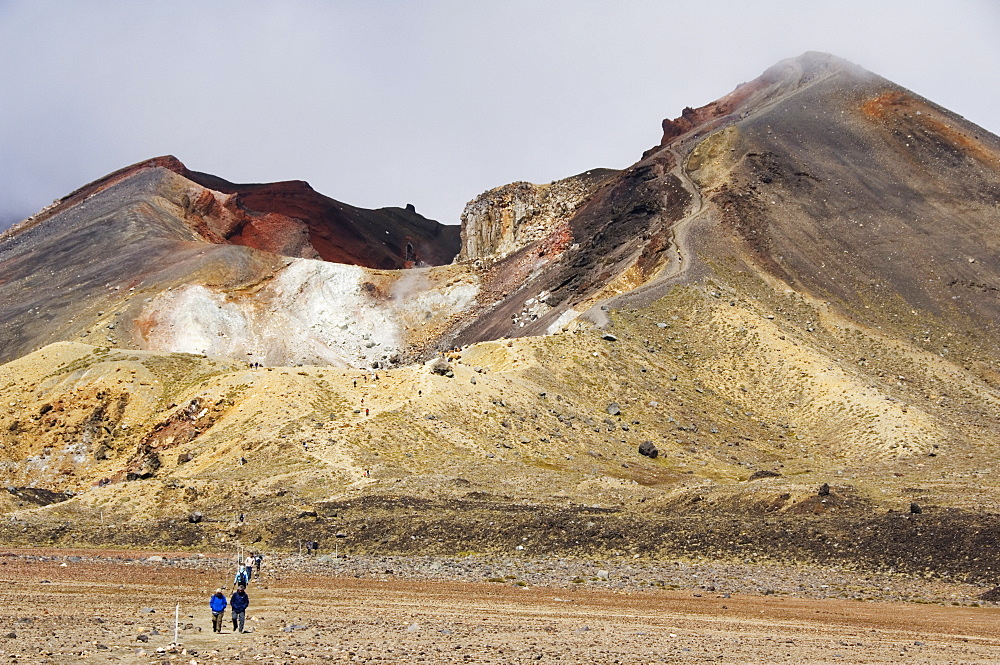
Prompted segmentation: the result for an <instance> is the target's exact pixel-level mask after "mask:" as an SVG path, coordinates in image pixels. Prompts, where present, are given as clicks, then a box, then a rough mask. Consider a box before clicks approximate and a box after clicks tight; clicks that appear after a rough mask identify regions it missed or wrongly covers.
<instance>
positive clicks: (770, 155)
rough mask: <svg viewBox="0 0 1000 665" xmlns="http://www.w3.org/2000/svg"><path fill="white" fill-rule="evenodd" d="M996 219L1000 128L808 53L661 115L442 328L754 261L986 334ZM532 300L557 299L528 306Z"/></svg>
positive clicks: (831, 292)
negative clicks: (996, 131)
mask: <svg viewBox="0 0 1000 665" xmlns="http://www.w3.org/2000/svg"><path fill="white" fill-rule="evenodd" d="M678 158H679V159H678ZM678 161H680V163H679V164H678ZM692 197H695V198H692ZM998 225H1000V139H997V137H995V136H993V135H991V134H989V133H988V132H985V131H984V130H982V129H981V128H979V127H977V126H975V125H972V124H971V123H969V122H967V121H965V120H964V119H963V118H961V117H958V116H956V115H955V114H952V113H950V112H948V111H947V110H945V109H942V108H940V107H937V106H935V105H933V104H931V103H929V102H928V101H926V100H924V99H922V98H920V97H918V96H916V95H914V94H913V93H911V92H909V91H907V90H905V89H903V88H900V87H899V86H897V85H895V84H893V83H891V82H889V81H886V80H885V79H883V78H880V77H878V76H875V75H873V74H871V73H869V72H867V71H865V70H863V69H861V68H859V67H856V66H854V65H852V64H850V63H848V62H846V61H843V60H840V59H839V58H835V57H833V56H829V55H825V54H818V53H809V54H806V55H804V56H802V57H800V58H797V59H794V60H788V61H785V62H782V63H780V64H779V65H777V66H775V67H773V68H772V69H770V70H768V71H767V72H766V73H765V74H764V75H763V76H761V77H760V78H758V79H756V80H754V81H752V82H750V83H746V84H744V85H742V86H740V87H739V88H737V89H736V90H735V91H734V92H733V93H731V94H730V95H727V96H726V97H723V98H722V99H720V100H719V101H717V102H713V103H711V104H709V105H707V106H705V107H702V108H699V109H685V111H684V113H683V114H682V116H681V117H680V118H678V119H676V120H665V121H664V136H663V140H662V142H661V144H660V146H657V147H656V148H654V149H652V150H650V151H649V152H648V153H647V155H646V156H645V158H644V159H643V160H642V161H640V162H638V163H637V164H636V165H634V166H633V167H631V168H630V169H627V170H625V171H623V172H622V173H621V174H620V175H616V176H614V177H612V178H610V179H609V180H608V181H607V182H605V183H604V185H603V186H602V187H601V188H600V189H599V190H598V191H597V192H596V193H595V194H594V195H593V196H592V198H591V199H590V201H589V202H588V203H587V204H586V205H584V206H583V207H582V208H581V209H580V210H579V211H578V212H577V213H576V214H575V215H574V216H573V217H572V219H570V220H569V222H568V224H566V225H565V226H564V227H563V228H560V229H558V230H557V231H556V232H555V233H554V234H553V235H552V236H551V237H550V238H548V239H546V240H544V241H540V242H538V243H536V244H534V245H532V246H529V247H527V248H525V249H524V250H523V251H522V252H520V253H519V254H517V255H514V256H511V257H508V258H507V259H505V260H504V261H501V262H499V263H498V264H497V265H496V267H495V268H494V271H493V278H492V279H493V283H495V284H499V285H500V286H499V287H498V288H497V289H496V291H497V293H495V294H494V295H497V296H499V298H500V302H499V304H494V303H492V302H485V303H484V311H485V312H486V313H485V315H483V316H480V318H479V319H477V320H475V321H472V322H471V323H469V322H466V324H463V325H462V326H460V327H459V328H458V329H456V331H455V333H454V334H455V336H456V339H458V340H459V341H461V342H469V341H474V340H478V339H484V338H493V337H500V336H504V335H517V334H521V335H523V334H538V333H541V332H544V331H545V330H546V329H547V327H548V326H549V325H550V324H551V323H552V322H553V321H554V320H556V319H557V317H558V316H559V315H560V314H561V313H562V312H563V311H564V310H565V309H566V308H568V307H573V308H577V309H580V308H584V309H586V308H587V307H589V306H591V305H592V304H593V303H594V302H595V300H594V299H595V297H602V296H604V297H606V296H610V295H613V294H614V293H615V292H624V291H627V290H629V289H630V288H632V287H635V286H637V285H638V284H641V283H642V282H643V281H645V280H647V279H649V278H650V277H652V276H653V275H657V276H658V279H656V280H654V281H653V283H652V284H650V285H647V286H645V287H644V288H640V289H638V290H637V291H636V292H635V293H632V294H628V295H623V296H621V297H620V299H618V300H615V301H613V303H617V304H619V305H626V304H628V303H642V302H650V301H651V300H652V299H654V298H655V297H657V296H658V295H660V294H662V293H664V291H663V288H665V287H666V286H669V285H670V284H674V283H677V281H678V280H679V279H691V278H694V277H697V276H702V277H703V276H705V275H707V274H708V271H711V270H712V269H714V268H709V266H715V267H721V266H725V267H726V269H727V270H728V269H734V268H735V269H737V270H743V269H749V270H751V271H757V270H764V271H766V273H768V274H769V275H770V276H771V277H773V278H777V279H778V280H780V281H782V282H785V283H786V284H787V285H788V286H789V287H790V288H794V289H796V290H802V291H805V292H808V293H810V294H812V295H814V296H815V297H818V298H821V299H823V300H826V301H829V302H831V303H834V304H836V305H838V306H840V307H842V308H843V309H844V310H846V311H849V312H851V313H852V314H853V316H855V317H856V318H858V319H859V320H862V321H866V322H870V323H872V324H873V325H882V326H893V327H896V328H898V331H899V333H900V334H901V335H903V336H904V337H906V338H909V337H920V338H925V337H934V334H932V333H931V332H930V331H927V330H926V328H927V322H926V316H927V315H932V316H933V317H934V318H935V320H937V321H938V322H940V323H942V324H943V325H946V327H947V329H948V330H947V331H944V332H942V333H940V334H942V335H945V336H947V334H948V332H951V333H952V336H953V337H954V336H959V337H961V338H963V339H965V338H968V337H971V336H974V335H976V334H980V335H986V336H992V338H993V339H995V335H996V326H997V324H998V323H1000V252H998V250H1000V234H998V233H997V228H998ZM686 244H690V245H691V247H690V248H688V247H686V246H685V245H686ZM553 247H556V248H558V250H557V251H551V248H553ZM559 250H561V251H559ZM699 256H700V257H701V258H702V259H704V260H703V261H698V260H697V258H698V257H699ZM626 270H628V272H627V273H623V271H626ZM657 271H660V272H659V273H657ZM511 274H514V275H517V279H510V278H509V275H511ZM615 279H618V280H619V285H618V286H616V287H614V288H613V289H610V290H609V289H608V288H607V287H608V285H609V284H611V283H613V282H614V280H615ZM487 281H488V282H489V281H490V280H487ZM657 285H659V286H660V288H657ZM539 293H541V294H542V295H543V297H544V302H545V303H547V304H548V305H551V306H552V308H553V309H546V310H545V311H543V312H542V313H541V314H540V315H538V316H536V317H534V318H530V317H525V316H524V312H525V311H526V309H528V308H527V307H526V303H528V304H530V303H532V299H535V298H537V297H538V295H539ZM537 309H538V308H537V307H536V311H537ZM918 311H919V312H921V315H920V316H917V315H915V314H914V312H918ZM951 341H952V342H953V343H952V345H951V346H954V342H955V341H957V340H951ZM932 346H933V347H934V348H935V350H937V351H940V350H941V349H942V348H944V347H946V346H948V344H947V340H937V341H936V342H935V343H934V344H933V345H932Z"/></svg>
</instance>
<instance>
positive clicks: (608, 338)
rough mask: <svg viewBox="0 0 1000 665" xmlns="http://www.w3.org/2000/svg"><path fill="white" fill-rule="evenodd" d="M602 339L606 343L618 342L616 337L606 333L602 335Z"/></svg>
mask: <svg viewBox="0 0 1000 665" xmlns="http://www.w3.org/2000/svg"><path fill="white" fill-rule="evenodd" d="M601 339H603V340H605V341H608V342H617V341H618V338H617V337H615V336H614V335H612V334H611V333H604V334H603V335H601Z"/></svg>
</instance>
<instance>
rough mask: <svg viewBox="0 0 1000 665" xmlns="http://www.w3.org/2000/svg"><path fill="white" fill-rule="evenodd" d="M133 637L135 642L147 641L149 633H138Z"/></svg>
mask: <svg viewBox="0 0 1000 665" xmlns="http://www.w3.org/2000/svg"><path fill="white" fill-rule="evenodd" d="M135 639H136V641H137V642H148V641H149V635H147V634H145V633H139V634H138V635H136V636H135Z"/></svg>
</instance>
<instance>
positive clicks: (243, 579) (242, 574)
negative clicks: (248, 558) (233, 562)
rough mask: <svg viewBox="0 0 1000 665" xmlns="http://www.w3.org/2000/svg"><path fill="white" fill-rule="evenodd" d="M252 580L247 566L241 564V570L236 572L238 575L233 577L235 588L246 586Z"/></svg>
mask: <svg viewBox="0 0 1000 665" xmlns="http://www.w3.org/2000/svg"><path fill="white" fill-rule="evenodd" d="M249 582H250V576H249V575H247V568H246V566H244V565H242V564H241V565H240V569H239V571H238V572H237V573H236V577H234V578H233V588H234V589H235V588H237V587H244V588H246V585H247V584H248V583H249Z"/></svg>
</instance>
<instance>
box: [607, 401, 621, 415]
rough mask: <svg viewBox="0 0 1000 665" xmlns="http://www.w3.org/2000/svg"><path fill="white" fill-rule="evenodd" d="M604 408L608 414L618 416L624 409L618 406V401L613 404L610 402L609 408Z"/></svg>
mask: <svg viewBox="0 0 1000 665" xmlns="http://www.w3.org/2000/svg"><path fill="white" fill-rule="evenodd" d="M604 410H605V411H607V412H608V415H611V416H617V415H618V414H619V413H621V412H622V409H621V407H620V406H618V403H617V402H612V403H611V404H608V406H607V408H605V409H604Z"/></svg>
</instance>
